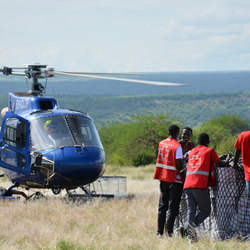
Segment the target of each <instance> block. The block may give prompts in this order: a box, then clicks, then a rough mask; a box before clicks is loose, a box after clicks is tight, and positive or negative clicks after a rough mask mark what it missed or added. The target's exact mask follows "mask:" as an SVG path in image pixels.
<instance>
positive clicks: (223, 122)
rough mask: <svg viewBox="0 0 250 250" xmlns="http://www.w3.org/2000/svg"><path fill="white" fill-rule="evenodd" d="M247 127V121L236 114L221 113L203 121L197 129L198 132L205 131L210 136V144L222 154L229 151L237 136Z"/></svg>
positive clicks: (247, 128)
mask: <svg viewBox="0 0 250 250" xmlns="http://www.w3.org/2000/svg"><path fill="white" fill-rule="evenodd" d="M249 129H250V125H249V121H247V120H245V119H242V118H240V117H239V116H238V115H222V116H220V117H214V118H212V119H211V120H209V121H207V122H205V123H204V125H203V126H201V127H200V128H199V129H198V133H199V134H200V133H207V134H208V135H209V137H210V146H211V147H213V148H214V149H216V150H217V152H218V154H222V153H227V152H228V151H231V150H232V149H233V148H234V147H233V145H234V142H235V141H236V139H237V136H238V135H239V134H240V133H241V132H242V131H244V130H249Z"/></svg>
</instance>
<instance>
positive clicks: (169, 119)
mask: <svg viewBox="0 0 250 250" xmlns="http://www.w3.org/2000/svg"><path fill="white" fill-rule="evenodd" d="M171 124H176V125H178V126H179V127H180V128H183V127H185V126H188V125H189V124H183V123H182V121H181V120H180V119H176V118H175V117H173V116H172V115H171V114H168V113H165V114H159V113H158V114H156V115H154V114H153V113H152V112H145V113H143V114H140V115H132V116H131V119H130V121H128V122H125V123H119V124H115V125H110V126H105V127H102V128H101V129H100V131H99V134H100V137H101V140H102V143H103V146H104V149H105V152H106V156H107V163H109V164H114V165H122V166H141V165H147V164H152V163H155V162H156V158H157V154H158V145H159V142H160V141H161V140H163V139H165V138H167V137H168V127H169V126H170V125H171ZM249 129H250V123H249V121H248V120H246V119H243V118H241V117H240V116H238V115H228V114H225V115H221V116H218V117H213V118H211V119H210V120H208V121H206V122H204V123H203V124H202V125H201V126H200V127H199V128H196V129H193V136H192V141H193V142H194V143H195V144H196V145H197V138H198V135H199V134H200V133H203V132H205V133H208V134H209V136H210V147H211V148H214V149H215V150H216V152H217V153H218V154H219V155H220V154H224V153H228V152H229V151H234V143H235V141H236V139H237V137H238V135H239V134H240V133H241V132H242V131H245V130H249Z"/></svg>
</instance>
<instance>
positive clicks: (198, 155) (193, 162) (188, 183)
mask: <svg viewBox="0 0 250 250" xmlns="http://www.w3.org/2000/svg"><path fill="white" fill-rule="evenodd" d="M211 153H212V149H211V148H208V147H206V146H197V147H195V148H193V149H192V150H191V151H190V153H189V157H188V166H187V173H186V179H185V183H184V189H185V188H201V189H205V188H207V187H208V179H209V170H210V166H211ZM211 177H212V180H213V182H214V164H212V168H211Z"/></svg>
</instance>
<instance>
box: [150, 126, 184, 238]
mask: <svg viewBox="0 0 250 250" xmlns="http://www.w3.org/2000/svg"><path fill="white" fill-rule="evenodd" d="M168 133H169V137H168V138H167V139H165V140H163V141H161V142H160V143H159V150H158V157H157V162H156V168H155V173H154V179H157V180H160V198H159V206H158V228H157V237H158V238H161V237H162V235H163V231H164V227H165V233H166V237H171V236H172V235H173V227H174V221H175V217H176V216H177V215H178V213H179V204H180V199H181V193H182V188H183V184H182V183H178V182H175V181H176V173H177V169H179V170H181V169H182V167H183V160H182V158H183V155H182V148H181V145H180V143H179V142H178V141H177V140H178V137H179V133H180V128H179V127H178V126H177V125H171V126H170V127H169V128H168ZM167 212H168V213H167ZM167 214H168V216H167ZM166 217H167V218H166Z"/></svg>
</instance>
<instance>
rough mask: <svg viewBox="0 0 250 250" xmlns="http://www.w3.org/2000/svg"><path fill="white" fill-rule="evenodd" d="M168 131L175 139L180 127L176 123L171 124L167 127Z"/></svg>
mask: <svg viewBox="0 0 250 250" xmlns="http://www.w3.org/2000/svg"><path fill="white" fill-rule="evenodd" d="M168 133H169V135H170V136H171V137H173V138H175V139H176V138H177V137H178V136H179V133H180V128H179V127H178V126H177V125H175V124H173V125H171V126H169V127H168Z"/></svg>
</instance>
